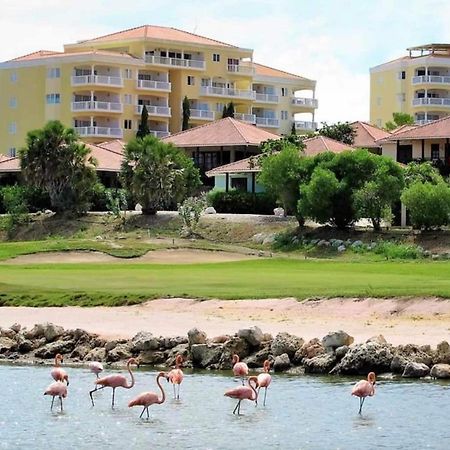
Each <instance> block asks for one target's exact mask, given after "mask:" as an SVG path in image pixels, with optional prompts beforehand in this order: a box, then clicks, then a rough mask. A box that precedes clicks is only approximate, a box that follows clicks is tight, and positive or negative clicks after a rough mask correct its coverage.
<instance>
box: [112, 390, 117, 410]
mask: <svg viewBox="0 0 450 450" xmlns="http://www.w3.org/2000/svg"><path fill="white" fill-rule="evenodd" d="M115 394H116V388H115V387H114V388H113V394H112V405H111V408H112V409H114V396H115Z"/></svg>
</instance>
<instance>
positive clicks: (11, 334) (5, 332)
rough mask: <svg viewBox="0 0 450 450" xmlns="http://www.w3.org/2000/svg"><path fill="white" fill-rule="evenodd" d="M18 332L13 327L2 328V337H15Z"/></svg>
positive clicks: (0, 332)
mask: <svg viewBox="0 0 450 450" xmlns="http://www.w3.org/2000/svg"><path fill="white" fill-rule="evenodd" d="M16 334H17V333H16V332H15V331H14V330H11V328H0V337H6V338H9V339H15V338H16Z"/></svg>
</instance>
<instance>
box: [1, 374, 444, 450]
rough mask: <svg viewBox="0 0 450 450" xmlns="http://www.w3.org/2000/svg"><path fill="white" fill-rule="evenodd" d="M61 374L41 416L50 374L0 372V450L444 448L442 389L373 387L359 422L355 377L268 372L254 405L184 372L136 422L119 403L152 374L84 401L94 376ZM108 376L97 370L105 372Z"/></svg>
mask: <svg viewBox="0 0 450 450" xmlns="http://www.w3.org/2000/svg"><path fill="white" fill-rule="evenodd" d="M66 369H67V371H68V372H69V375H70V385H69V388H68V397H67V399H66V400H65V401H64V411H63V412H62V413H61V412H60V410H59V401H58V400H57V399H56V400H55V407H54V409H53V411H50V403H51V398H50V397H47V396H44V395H43V392H44V390H45V388H46V387H47V386H48V385H49V384H50V383H51V382H52V379H51V378H50V370H51V368H50V367H42V366H39V367H33V366H7V365H0V386H1V393H0V449H24V448H28V449H44V448H45V449H65V450H66V449H89V448H96V449H116V448H120V449H123V448H133V449H134V448H136V449H140V448H142V449H160V448H174V449H252V448H256V447H263V446H264V447H266V448H271V449H358V450H361V449H374V448H386V449H407V448H409V449H425V448H430V449H449V448H450V422H449V420H450V419H449V418H450V383H448V382H442V381H441V382H438V381H431V380H427V381H403V380H400V381H398V380H397V381H392V380H383V379H381V380H379V381H378V382H377V391H376V395H375V397H373V398H368V399H367V401H366V402H365V404H364V409H363V413H362V415H359V414H358V406H359V401H358V399H357V398H355V397H352V396H351V395H350V391H351V388H352V385H353V384H354V382H355V381H357V380H358V379H359V378H361V377H356V378H355V379H352V378H338V377H317V376H315V377H312V376H287V375H277V374H275V375H274V374H272V376H273V382H272V385H271V387H270V389H269V392H268V395H267V405H266V407H263V406H262V401H261V402H260V404H259V405H258V406H257V407H255V405H254V403H250V402H247V401H245V402H243V404H242V407H241V413H242V415H241V416H237V415H233V414H232V411H233V409H234V406H235V405H236V401H235V400H232V399H229V398H227V397H224V395H223V394H224V392H225V391H226V390H227V389H229V388H232V387H236V386H238V385H239V381H238V380H235V379H234V378H233V377H232V376H231V375H230V374H228V373H227V374H224V373H220V374H218V373H209V372H201V373H188V374H186V376H185V379H184V382H183V384H182V387H181V398H180V400H179V401H176V400H173V398H172V396H173V391H172V386H171V385H169V384H168V383H166V381H165V380H163V381H164V383H163V387H164V388H165V390H166V394H167V395H168V399H167V400H166V402H165V403H164V404H162V405H153V406H151V407H150V419H149V420H147V419H139V414H140V413H141V410H142V408H140V407H135V408H128V407H127V404H128V401H129V400H131V399H132V398H133V397H135V396H136V395H138V394H139V393H141V392H143V391H148V390H152V391H157V387H156V382H155V376H156V373H157V372H155V371H145V370H138V371H136V385H135V387H134V388H133V389H131V390H125V389H117V391H116V407H115V409H114V410H112V409H111V390H110V389H105V390H103V391H101V392H98V393H96V394H95V398H96V402H95V407H92V405H91V402H90V399H89V394H88V392H89V390H90V389H92V387H93V380H94V375H93V374H92V373H90V372H89V370H88V369H83V368H70V367H69V368H66ZM115 372H117V371H112V370H109V369H108V370H106V371H105V374H106V373H108V374H109V373H115Z"/></svg>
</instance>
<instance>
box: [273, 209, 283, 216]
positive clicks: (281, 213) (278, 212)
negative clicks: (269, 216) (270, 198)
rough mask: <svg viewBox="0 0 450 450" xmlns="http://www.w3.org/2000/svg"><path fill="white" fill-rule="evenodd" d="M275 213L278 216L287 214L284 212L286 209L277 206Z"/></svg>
mask: <svg viewBox="0 0 450 450" xmlns="http://www.w3.org/2000/svg"><path fill="white" fill-rule="evenodd" d="M273 214H274V215H275V216H276V217H284V216H285V213H284V209H283V208H275V209H274V210H273Z"/></svg>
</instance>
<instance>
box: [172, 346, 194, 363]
mask: <svg viewBox="0 0 450 450" xmlns="http://www.w3.org/2000/svg"><path fill="white" fill-rule="evenodd" d="M177 355H181V356H183V358H184V360H187V359H190V354H189V345H188V344H179V345H177V346H175V347H172V348H171V349H170V350H169V351H168V360H167V365H169V366H170V365H174V364H175V358H176V357H177Z"/></svg>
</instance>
